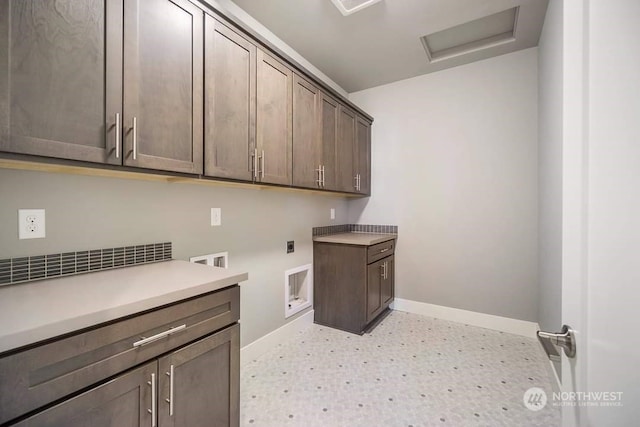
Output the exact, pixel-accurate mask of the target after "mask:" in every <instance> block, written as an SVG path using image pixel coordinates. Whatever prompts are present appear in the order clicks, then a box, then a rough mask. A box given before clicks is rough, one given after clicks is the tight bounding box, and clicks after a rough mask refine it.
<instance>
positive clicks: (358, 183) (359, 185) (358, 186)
mask: <svg viewBox="0 0 640 427" xmlns="http://www.w3.org/2000/svg"><path fill="white" fill-rule="evenodd" d="M358 191H360V174H358Z"/></svg>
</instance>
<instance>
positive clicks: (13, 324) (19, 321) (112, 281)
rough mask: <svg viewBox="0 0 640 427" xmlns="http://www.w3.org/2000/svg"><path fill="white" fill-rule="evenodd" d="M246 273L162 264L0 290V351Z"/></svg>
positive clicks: (193, 293)
mask: <svg viewBox="0 0 640 427" xmlns="http://www.w3.org/2000/svg"><path fill="white" fill-rule="evenodd" d="M248 277H249V276H248V274H247V273H240V272H237V271H233V270H227V269H224V268H219V267H209V266H206V265H202V264H193V263H189V262H187V261H165V262H159V263H155V264H146V265H139V266H135V267H126V268H120V269H117V270H108V271H102V272H96V273H89V274H81V275H77V276H69V277H64V278H58V279H49V280H42V281H39V282H31V283H23V284H18V285H11V286H0V325H2V326H1V328H0V353H2V352H4V351H7V350H12V349H15V348H19V347H22V346H25V345H29V344H33V343H36V342H38V341H42V340H45V339H49V338H53V337H56V336H58V335H62V334H66V333H69V332H73V331H75V330H78V329H82V328H86V327H90V326H94V325H97V324H100V323H103V322H108V321H111V320H115V319H118V318H120V317H124V316H129V315H131V314H135V313H137V312H140V311H144V310H149V309H152V308H155V307H159V306H162V305H165V304H170V303H173V302H176V301H180V300H183V299H186V298H190V297H194V296H197V295H200V294H204V293H207V292H211V291H215V290H218V289H222V288H225V287H227V286H231V285H234V284H236V283H239V282H243V281H245V280H247V279H248Z"/></svg>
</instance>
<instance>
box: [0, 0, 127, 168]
mask: <svg viewBox="0 0 640 427" xmlns="http://www.w3.org/2000/svg"><path fill="white" fill-rule="evenodd" d="M122 7H123V5H122V0H90V1H82V2H79V1H77V0H55V1H54V0H2V1H0V150H1V151H8V152H13V153H24V154H35V155H39V156H48V157H58V158H65V159H74V160H83V161H88V162H97V163H114V164H119V163H121V161H122V160H121V159H122V153H121V152H120V150H119V149H118V155H119V158H116V149H115V147H116V142H119V137H120V135H117V129H116V126H115V124H116V114H120V113H121V109H122Z"/></svg>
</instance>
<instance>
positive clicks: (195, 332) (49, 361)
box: [0, 285, 240, 427]
mask: <svg viewBox="0 0 640 427" xmlns="http://www.w3.org/2000/svg"><path fill="white" fill-rule="evenodd" d="M239 317H240V290H239V287H238V286H237V285H235V286H232V287H228V288H225V289H222V290H219V291H215V292H211V293H207V294H204V295H201V296H198V297H194V298H190V299H188V300H183V301H179V302H176V303H174V304H171V305H168V306H164V307H161V308H158V309H156V310H152V311H149V312H145V313H142V314H140V315H135V316H133V317H129V318H124V319H122V320H119V321H115V322H113V323H109V324H106V325H97V326H96V327H95V328H93V329H90V330H85V331H82V332H79V333H77V334H73V335H71V336H66V337H63V338H60V339H57V340H54V341H52V342H48V343H45V344H42V345H38V346H35V347H32V348H28V349H26V350H22V351H17V352H14V353H10V354H7V355H4V356H0V425H3V426H4V425H11V426H20V427H27V426H28V427H39V426H42V427H44V426H46V427H52V426H53V427H70V426H87V427H89V426H90V427H138V426H157V427H181V426H194V427H200V426H202V427H232V426H238V425H239V422H240V409H239V408H240V407H239V399H240V325H239V324H238V323H237V321H238V320H239ZM83 390H84V391H83ZM56 402H57V403H56ZM54 403H55V404H54ZM5 423H6V424H5Z"/></svg>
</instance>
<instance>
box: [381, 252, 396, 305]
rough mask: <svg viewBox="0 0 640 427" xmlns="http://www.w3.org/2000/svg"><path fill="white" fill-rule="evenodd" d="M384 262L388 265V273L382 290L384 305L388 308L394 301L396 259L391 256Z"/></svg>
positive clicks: (383, 281)
mask: <svg viewBox="0 0 640 427" xmlns="http://www.w3.org/2000/svg"><path fill="white" fill-rule="evenodd" d="M383 261H385V262H386V263H387V266H386V273H387V277H386V278H385V279H383V280H382V286H381V288H380V293H381V295H382V296H381V298H382V305H384V306H385V307H388V306H389V304H391V302H392V301H393V295H394V283H395V258H394V256H393V255H392V256H390V257H387V258H385V259H384V260H383Z"/></svg>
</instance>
